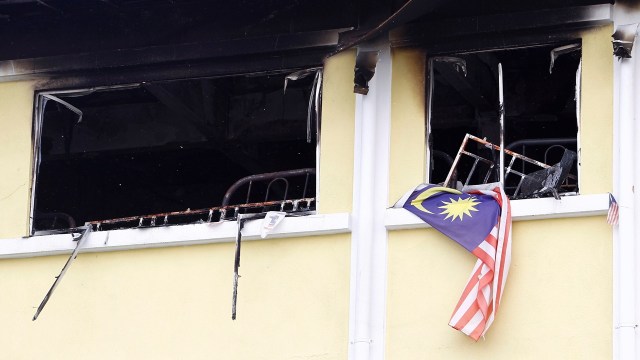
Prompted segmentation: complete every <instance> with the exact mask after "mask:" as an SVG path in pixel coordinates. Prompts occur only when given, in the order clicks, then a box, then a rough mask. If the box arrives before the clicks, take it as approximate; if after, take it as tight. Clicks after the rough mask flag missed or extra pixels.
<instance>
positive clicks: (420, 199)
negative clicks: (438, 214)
mask: <svg viewBox="0 0 640 360" xmlns="http://www.w3.org/2000/svg"><path fill="white" fill-rule="evenodd" d="M440 192H448V193H451V194H457V195H460V194H462V192H460V191H458V190H456V189H452V188H448V187H444V186H434V187H430V188H428V189H426V190H425V191H423V192H421V193H420V195H418V196H417V197H416V198H415V199H413V200H411V205H412V206H414V207H415V208H416V209H418V210H420V211H422V212H425V213H427V214H433V213H432V212H431V211H429V210H427V209H425V208H424V206H422V202H423V201H425V200H427V199H428V198H430V197H431V196H433V195H436V194H437V193H440Z"/></svg>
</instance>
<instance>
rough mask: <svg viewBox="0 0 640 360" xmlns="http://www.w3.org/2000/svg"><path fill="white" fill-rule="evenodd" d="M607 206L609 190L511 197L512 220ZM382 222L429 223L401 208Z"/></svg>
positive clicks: (602, 210) (598, 211)
mask: <svg viewBox="0 0 640 360" xmlns="http://www.w3.org/2000/svg"><path fill="white" fill-rule="evenodd" d="M608 209H609V194H595V195H575V196H563V197H562V198H561V200H556V199H554V198H543V199H524V200H513V201H511V216H512V219H513V221H524V220H540V219H553V218H568V217H582V216H598V215H606V214H607V211H608ZM385 226H386V227H387V230H401V229H417V228H427V227H430V226H429V225H428V224H426V223H424V222H423V221H422V220H420V219H419V218H418V217H417V216H415V215H413V214H412V213H410V212H409V211H407V210H405V209H387V212H386V214H385Z"/></svg>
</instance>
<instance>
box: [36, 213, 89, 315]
mask: <svg viewBox="0 0 640 360" xmlns="http://www.w3.org/2000/svg"><path fill="white" fill-rule="evenodd" d="M91 229H92V226H91V225H85V226H81V227H79V228H76V229H72V232H71V236H72V237H73V231H74V230H80V236H79V237H78V239H77V240H75V241H77V243H76V248H75V249H73V252H72V253H71V256H69V259H67V262H66V263H65V264H64V266H63V267H62V270H61V271H60V274H58V276H56V280H55V281H54V282H53V285H51V288H50V289H49V291H47V294H46V295H45V296H44V299H42V302H40V305H39V306H38V309H37V310H36V314H35V315H33V319H32V321H35V320H36V319H37V318H38V316H39V315H40V313H41V312H42V309H44V306H45V305H47V302H48V301H49V299H50V298H51V295H53V292H54V291H55V289H56V288H57V287H58V284H60V281H61V280H62V277H63V276H64V274H66V273H67V270H68V269H69V267H70V266H71V263H72V262H73V260H75V259H76V257H77V256H78V251H80V248H81V247H82V245H83V244H84V242H85V240H86V238H87V237H88V236H87V235H89V233H90V232H91Z"/></svg>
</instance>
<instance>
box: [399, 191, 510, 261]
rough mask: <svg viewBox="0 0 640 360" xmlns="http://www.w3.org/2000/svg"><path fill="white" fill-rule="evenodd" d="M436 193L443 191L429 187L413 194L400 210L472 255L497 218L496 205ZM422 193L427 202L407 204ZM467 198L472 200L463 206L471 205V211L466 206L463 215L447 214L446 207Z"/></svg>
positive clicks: (486, 197) (477, 197)
mask: <svg viewBox="0 0 640 360" xmlns="http://www.w3.org/2000/svg"><path fill="white" fill-rule="evenodd" d="M440 189H443V188H440V187H436V186H435V185H429V186H427V187H425V188H423V189H420V190H416V191H414V192H413V193H412V194H411V196H409V199H407V201H406V202H405V204H404V205H403V207H404V208H405V209H407V210H409V211H411V212H412V213H413V214H415V215H417V216H418V217H419V218H420V219H422V220H423V221H424V222H426V223H427V224H429V225H431V226H432V227H433V228H435V229H437V230H438V231H440V232H441V233H443V234H445V235H446V236H448V237H450V238H451V239H453V240H455V241H456V242H457V243H459V244H460V245H462V246H463V247H464V248H465V249H467V251H469V252H471V251H473V249H475V248H476V247H478V245H480V243H482V242H483V241H484V240H485V238H486V237H487V235H489V233H490V232H491V230H492V229H493V227H494V226H495V225H496V222H497V221H498V216H499V215H500V205H498V203H497V202H496V201H495V199H494V198H493V197H492V196H490V195H482V194H467V193H461V192H459V191H455V190H453V189H446V190H440ZM452 192H455V193H452ZM423 193H424V194H428V195H427V198H426V199H424V200H423V201H421V202H417V203H415V204H413V205H412V204H411V202H412V201H414V200H415V199H416V198H417V197H418V196H420V195H421V194H423ZM423 196H424V195H423ZM470 197H471V198H473V199H472V200H466V202H470V203H474V204H473V206H472V208H473V209H475V210H473V209H471V206H469V205H468V206H466V208H467V210H468V211H467V212H466V213H460V212H459V211H458V213H459V215H458V216H457V217H455V216H451V211H447V208H448V207H447V204H451V203H456V202H459V201H460V200H463V201H464V200H465V199H468V198H470ZM476 210H477V211H476ZM429 212H431V213H429ZM467 214H469V215H467ZM461 217H462V218H461Z"/></svg>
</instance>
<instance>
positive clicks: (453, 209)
mask: <svg viewBox="0 0 640 360" xmlns="http://www.w3.org/2000/svg"><path fill="white" fill-rule="evenodd" d="M442 203H443V204H444V205H443V206H439V207H438V208H439V209H444V210H443V211H442V212H441V213H440V214H441V215H447V216H446V217H445V218H444V219H445V220H447V219H448V218H451V221H453V220H455V219H456V218H460V221H462V218H463V217H464V215H468V216H469V217H472V216H471V211H478V209H476V208H475V206H476V205H478V204H480V203H479V202H477V201H476V199H475V198H474V197H472V196H471V197H468V198H466V199H462V198H461V197H458V199H457V200H454V199H452V198H449V202H446V201H442Z"/></svg>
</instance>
